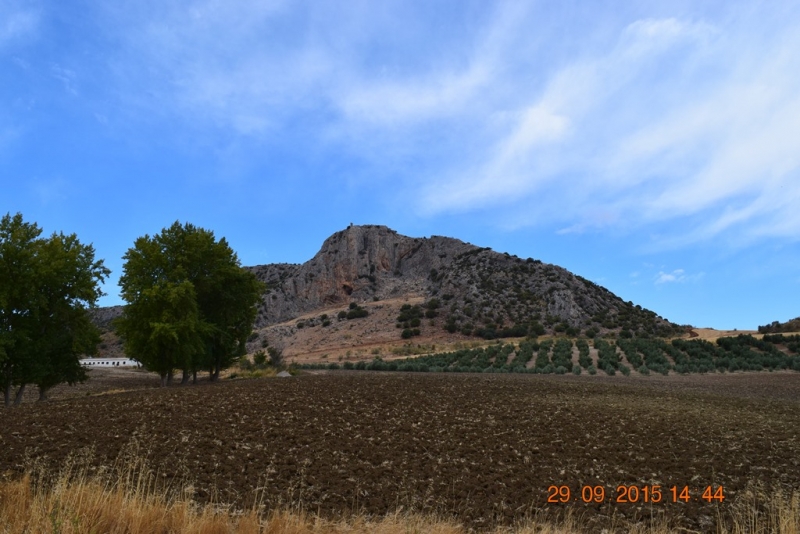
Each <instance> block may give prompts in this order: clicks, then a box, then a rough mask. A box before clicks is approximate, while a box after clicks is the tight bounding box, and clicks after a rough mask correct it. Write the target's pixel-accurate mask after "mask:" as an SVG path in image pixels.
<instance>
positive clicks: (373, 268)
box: [249, 225, 683, 339]
mask: <svg viewBox="0 0 800 534" xmlns="http://www.w3.org/2000/svg"><path fill="white" fill-rule="evenodd" d="M249 269H250V270H252V271H253V272H254V273H255V275H256V276H257V277H258V279H259V280H261V281H262V282H264V283H266V285H267V292H266V294H265V296H264V300H263V301H262V303H261V305H260V307H259V312H258V318H257V320H256V326H257V327H264V326H268V325H272V324H276V323H282V322H285V321H289V320H292V319H295V318H297V317H300V316H302V315H304V314H309V313H311V312H314V311H315V310H321V309H327V308H333V307H336V306H342V305H349V304H350V303H356V304H358V305H361V304H363V303H367V302H375V301H383V300H386V299H395V298H398V297H403V296H416V297H422V298H423V299H425V301H426V302H425V303H422V304H421V306H420V308H419V311H428V310H431V313H428V314H427V316H428V317H429V318H433V314H436V315H435V316H436V321H437V322H438V323H439V325H440V327H441V328H443V329H446V330H447V331H448V332H450V333H456V332H459V333H461V334H463V335H473V336H474V335H478V336H480V337H483V338H488V339H491V338H494V337H507V336H511V335H514V336H521V335H526V334H528V333H537V334H542V333H554V332H567V333H569V334H573V335H577V334H587V333H588V335H595V334H598V333H607V332H614V333H619V334H621V335H623V336H628V335H639V336H641V335H653V336H656V335H657V336H669V335H676V334H678V333H681V332H683V329H682V328H681V327H679V326H678V325H675V324H673V323H670V322H669V321H667V320H666V319H664V318H662V317H659V316H658V315H656V314H655V313H654V312H652V311H649V310H646V309H643V308H642V307H641V306H634V305H633V303H631V302H624V301H623V300H622V299H620V298H619V297H617V296H616V295H614V294H613V293H611V292H610V291H608V290H607V289H605V288H603V287H601V286H599V285H597V284H594V283H593V282H590V281H589V280H586V279H584V278H582V277H580V276H577V275H575V274H572V273H570V272H569V271H567V270H566V269H564V268H562V267H558V266H556V265H550V264H546V263H542V262H541V261H539V260H535V259H532V258H527V259H522V258H518V257H516V256H511V255H509V254H507V253H498V252H494V251H492V250H491V249H489V248H481V247H477V246H475V245H472V244H469V243H464V242H463V241H459V240H458V239H454V238H450V237H442V236H432V237H430V238H412V237H407V236H403V235H400V234H398V233H397V232H396V231H394V230H392V229H390V228H387V227H386V226H375V225H366V226H352V225H351V226H350V227H348V228H347V229H345V230H342V231H340V232H336V233H335V234H333V235H332V236H330V237H329V238H328V239H326V240H325V242H324V243H323V244H322V248H321V249H320V251H319V252H318V253H317V254H316V255H315V256H314V257H313V258H312V259H311V260H309V261H307V262H306V263H303V264H302V265H297V264H270V265H261V266H257V267H250V268H249ZM431 301H433V302H431ZM400 315H402V313H401V314H400ZM411 315H414V313H413V311H412V313H411ZM417 315H419V313H417ZM406 316H407V317H408V316H409V314H406ZM401 322H402V323H404V324H403V325H402V326H406V325H405V323H406V322H408V321H401ZM392 326H394V325H393V324H389V325H386V327H387V328H391V327H392Z"/></svg>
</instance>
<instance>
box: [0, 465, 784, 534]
mask: <svg viewBox="0 0 800 534" xmlns="http://www.w3.org/2000/svg"><path fill="white" fill-rule="evenodd" d="M74 466H75V464H74V463H72V462H69V465H68V466H67V467H66V468H65V469H64V471H63V472H62V473H61V474H60V475H59V476H58V477H57V478H55V479H53V480H49V481H48V480H45V479H46V477H43V476H42V473H38V474H37V473H35V472H33V473H31V472H29V473H28V474H26V475H25V476H23V477H22V478H20V479H17V480H11V481H9V480H6V481H4V482H0V532H2V533H22V532H36V533H48V534H50V533H52V534H56V533H59V534H78V533H81V534H82V533H114V534H116V533H120V534H122V533H125V534H154V533H173V532H175V533H177V532H181V533H197V534H216V533H220V534H221V533H234V532H235V533H242V534H249V533H253V534H256V533H257V534H412V533H419V534H423V533H430V534H465V533H466V532H467V530H466V529H464V528H463V527H462V526H461V525H458V524H456V523H454V522H452V521H448V520H445V519H440V518H435V517H426V516H420V515H413V514H402V513H397V514H393V515H388V516H386V517H381V518H372V517H366V516H352V517H349V518H346V519H342V520H338V521H332V520H326V519H323V518H320V517H318V516H316V515H313V514H309V513H307V512H304V511H303V510H298V509H293V510H280V511H273V512H268V513H263V512H260V511H258V510H257V509H253V510H249V511H244V512H242V511H234V510H230V509H229V508H227V507H224V506H219V505H216V506H215V505H205V506H198V505H196V504H195V503H193V502H192V501H191V499H189V498H188V497H187V495H188V494H189V492H190V491H191V488H182V489H181V490H177V491H176V489H175V488H169V487H159V485H158V483H157V481H158V476H157V474H154V473H152V472H149V471H147V470H146V469H141V467H142V466H141V465H138V466H134V467H131V468H126V469H124V470H122V471H120V470H116V471H114V470H113V469H112V470H111V471H109V473H106V475H105V476H103V475H102V474H101V475H97V474H95V475H90V474H89V471H88V470H87V469H84V468H75V467H74ZM112 471H113V472H114V474H113V475H112V476H108V475H109V474H110V473H111V472H112ZM137 473H138V474H137ZM719 519H721V523H724V524H726V525H727V526H726V527H721V528H718V529H717V532H718V533H720V534H744V533H748V534H761V533H764V534H767V533H775V534H798V533H800V495H798V494H797V493H794V494H792V495H791V496H787V495H786V494H785V493H781V492H773V493H768V492H766V491H765V490H763V489H762V488H754V489H752V490H750V491H747V492H745V495H744V497H743V498H741V499H739V500H737V502H736V503H735V504H734V505H733V506H732V507H731V508H730V509H729V514H728V516H727V517H725V516H723V517H720V518H719ZM590 531H591V529H590V528H589V527H588V526H586V525H584V524H583V521H582V519H581V518H580V517H575V516H574V515H573V514H571V513H570V512H569V511H567V513H566V514H565V515H564V516H563V517H562V518H561V519H559V520H558V521H555V522H552V521H549V522H548V521H539V520H537V519H536V518H533V519H527V520H525V521H522V522H521V523H520V524H518V525H517V526H514V527H501V528H497V529H495V530H494V531H493V533H494V534H568V533H576V532H590ZM605 532H629V533H635V534H671V533H677V532H686V531H685V530H682V529H673V528H670V526H669V525H667V524H664V523H663V522H658V521H655V522H654V523H653V524H649V525H647V524H636V525H620V526H618V527H616V528H611V529H606V530H605Z"/></svg>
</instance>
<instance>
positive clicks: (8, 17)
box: [0, 0, 40, 50]
mask: <svg viewBox="0 0 800 534" xmlns="http://www.w3.org/2000/svg"><path fill="white" fill-rule="evenodd" d="M30 6H31V3H23V2H18V1H14V0H12V1H6V2H3V3H1V4H0V50H2V49H3V48H4V47H5V46H6V45H8V44H10V43H13V42H17V41H20V40H23V39H26V38H29V37H31V36H33V35H35V34H36V32H37V30H38V26H39V19H40V15H39V11H38V10H36V9H32V8H31V7H30Z"/></svg>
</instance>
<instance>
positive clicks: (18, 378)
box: [0, 213, 109, 406]
mask: <svg viewBox="0 0 800 534" xmlns="http://www.w3.org/2000/svg"><path fill="white" fill-rule="evenodd" d="M41 233H42V230H41V229H40V228H39V227H38V226H37V225H36V224H35V223H26V222H25V221H24V220H23V218H22V215H21V214H19V213H18V214H16V215H14V216H13V217H12V216H11V215H10V214H7V215H5V216H4V217H3V218H2V220H0V381H1V382H2V386H3V392H4V401H5V405H6V406H8V405H9V404H10V402H11V393H12V389H13V388H14V387H17V388H18V389H17V393H16V395H15V403H19V402H20V401H21V399H22V394H23V393H24V391H25V388H26V386H27V385H28V384H35V385H37V386H38V387H39V396H40V399H45V398H46V396H47V392H48V391H49V390H50V389H51V388H52V387H54V386H56V385H57V384H60V383H62V382H67V383H69V384H74V383H76V382H79V381H82V380H84V379H85V378H86V375H85V371H84V369H83V368H82V367H81V365H80V362H79V358H80V355H81V354H92V353H94V352H95V351H96V348H97V344H98V343H99V342H100V334H99V332H98V331H97V329H96V328H95V327H94V325H93V324H92V323H91V321H90V319H89V314H88V311H89V309H90V308H92V307H94V306H95V304H96V302H97V299H98V298H100V296H102V292H101V291H100V288H99V285H100V283H101V282H102V281H103V280H104V279H105V278H106V277H107V276H108V274H109V270H108V269H106V268H105V266H104V265H103V261H102V260H95V257H94V248H93V247H92V246H91V245H83V244H82V243H81V242H80V241H79V240H78V238H77V236H76V235H75V234H70V235H65V234H63V233H58V234H53V235H52V236H50V237H49V238H43V237H41Z"/></svg>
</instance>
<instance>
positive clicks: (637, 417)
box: [0, 372, 800, 530]
mask: <svg viewBox="0 0 800 534" xmlns="http://www.w3.org/2000/svg"><path fill="white" fill-rule="evenodd" d="M132 444H135V445H136V446H138V447H139V448H140V453H139V454H141V455H143V456H146V457H147V459H148V461H149V463H150V465H151V466H152V468H153V469H155V470H157V471H158V472H159V474H160V476H161V477H162V478H163V479H165V480H173V481H174V482H175V484H184V483H191V484H192V488H193V491H194V496H195V498H196V499H197V500H199V501H207V500H209V499H213V500H215V501H218V502H223V503H232V504H234V505H235V506H239V507H249V506H251V505H252V503H253V500H254V499H259V500H260V502H261V503H262V504H264V505H265V506H266V507H274V506H281V505H282V506H286V505H300V506H302V507H303V508H305V509H306V510H309V511H311V512H319V513H320V514H322V515H326V516H338V515H341V514H343V513H347V512H353V511H360V512H366V513H369V514H385V513H387V512H391V511H394V510H397V509H400V508H402V509H404V510H408V509H413V510H416V511H420V512H434V513H438V514H441V515H445V516H454V517H456V518H458V519H459V520H460V521H462V522H463V523H464V524H465V525H467V526H469V527H472V528H475V529H477V530H480V529H482V528H485V527H489V526H492V525H495V524H498V523H499V524H511V523H513V522H514V521H515V520H517V519H521V518H523V517H524V516H525V515H526V514H535V513H537V512H542V511H544V512H545V513H548V514H554V513H558V512H559V511H563V510H565V509H566V507H573V508H575V509H576V510H577V511H580V512H581V513H583V514H584V515H585V517H586V518H587V520H588V521H590V522H597V523H598V524H610V523H611V522H612V521H619V520H623V519H624V520H631V519H635V518H637V517H641V518H649V517H650V516H651V515H662V514H663V515H665V516H667V517H668V518H671V520H672V521H673V522H674V523H675V524H677V525H682V526H686V527H689V528H693V529H698V530H706V529H708V528H710V526H711V525H712V524H713V522H714V521H715V518H716V517H717V515H718V509H720V510H721V509H723V508H724V507H726V506H729V505H730V503H732V502H734V501H735V500H736V496H737V494H739V493H741V492H742V490H743V489H744V488H745V487H746V486H747V485H748V484H752V483H755V482H763V483H764V484H766V485H767V486H768V487H773V488H774V487H781V488H784V489H792V488H794V489H798V488H800V375H798V374H797V373H760V374H737V375H716V376H709V377H691V378H690V379H684V378H683V377H664V378H663V379H660V380H650V379H646V378H643V379H636V380H634V379H631V378H622V377H602V378H601V377H571V376H538V375H534V376H530V375H525V376H514V375H488V376H487V375H449V374H425V375H419V374H400V373H397V374H394V373H382V374H370V373H358V374H347V373H344V372H341V373H330V374H321V375H306V376H300V377H295V378H291V379H263V380H248V381H244V380H243V381H227V382H223V383H219V384H204V385H198V386H187V387H171V388H166V389H146V390H139V391H131V392H124V393H117V394H113V395H104V396H100V397H85V398H68V399H65V400H61V401H57V402H51V403H47V404H41V405H36V404H28V405H23V406H21V407H19V408H17V409H13V410H0V473H4V474H5V475H4V476H13V475H14V474H16V473H20V472H21V471H22V470H23V469H24V468H25V466H26V462H31V461H33V460H37V461H39V462H43V463H44V464H45V465H48V466H50V467H51V468H52V469H53V470H57V469H59V468H60V467H61V466H62V464H63V461H64V459H65V457H67V456H68V455H69V454H70V453H74V452H76V451H81V450H83V449H87V448H92V449H93V450H94V456H93V460H92V462H93V463H94V464H95V465H97V466H101V465H111V464H112V463H113V462H114V461H115V459H117V457H118V456H119V455H120V453H121V452H122V451H123V450H130V447H131V446H132ZM620 485H624V486H626V487H629V486H636V487H637V488H643V487H645V486H647V487H648V488H652V487H653V486H660V488H661V491H662V492H663V498H662V500H661V502H658V503H648V504H645V503H644V502H642V497H641V496H640V497H639V502H636V503H617V502H613V501H614V500H615V498H616V497H617V496H618V495H619V492H618V491H617V488H618V486H620ZM549 486H566V487H568V488H570V491H571V493H570V502H569V503H568V504H560V503H556V504H553V503H548V502H547V498H548V487H549ZM583 486H603V488H604V490H605V496H606V498H605V500H604V502H602V503H589V504H584V503H583V502H582V500H581V488H582V487H583ZM671 486H676V487H678V488H679V489H682V488H683V487H684V486H687V487H688V491H689V494H690V500H689V502H683V501H682V500H680V499H679V500H678V502H672V500H673V499H672V494H671V493H670V490H669V488H670V487H671ZM706 486H712V487H713V488H714V489H716V488H718V487H719V486H722V487H723V488H724V496H725V498H726V499H725V501H723V502H719V501H718V500H712V501H711V502H705V501H703V500H702V499H701V494H702V492H703V490H704V488H705V487H706ZM559 498H560V497H559Z"/></svg>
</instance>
